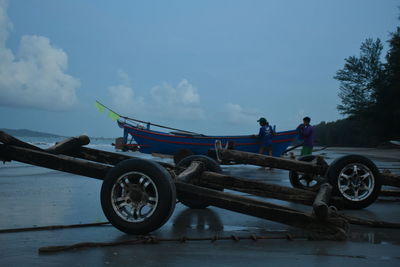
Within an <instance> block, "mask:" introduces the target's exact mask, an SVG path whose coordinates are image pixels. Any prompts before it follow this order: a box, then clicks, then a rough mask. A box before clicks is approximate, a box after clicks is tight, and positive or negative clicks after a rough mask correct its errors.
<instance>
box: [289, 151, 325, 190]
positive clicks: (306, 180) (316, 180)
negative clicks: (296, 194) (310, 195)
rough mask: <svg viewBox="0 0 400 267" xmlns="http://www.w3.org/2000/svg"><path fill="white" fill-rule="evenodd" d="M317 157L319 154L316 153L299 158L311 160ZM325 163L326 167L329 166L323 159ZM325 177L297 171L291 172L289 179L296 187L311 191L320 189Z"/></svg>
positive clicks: (306, 160)
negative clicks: (315, 154)
mask: <svg viewBox="0 0 400 267" xmlns="http://www.w3.org/2000/svg"><path fill="white" fill-rule="evenodd" d="M316 157H317V156H314V155H306V156H302V157H299V158H298V160H299V161H305V162H311V161H313V160H314V159H315V158H316ZM323 164H324V165H326V167H328V163H327V162H326V161H325V160H323ZM324 179H325V178H324V177H322V176H321V175H315V174H308V173H300V172H296V171H290V172H289V181H290V184H291V185H292V186H293V187H294V188H299V189H304V190H309V191H318V190H319V188H320V186H321V184H322V181H323V180H324Z"/></svg>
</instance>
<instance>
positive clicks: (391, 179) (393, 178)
mask: <svg viewBox="0 0 400 267" xmlns="http://www.w3.org/2000/svg"><path fill="white" fill-rule="evenodd" d="M380 178H381V182H382V184H383V185H390V186H396V187H400V175H396V174H393V173H381V174H380Z"/></svg>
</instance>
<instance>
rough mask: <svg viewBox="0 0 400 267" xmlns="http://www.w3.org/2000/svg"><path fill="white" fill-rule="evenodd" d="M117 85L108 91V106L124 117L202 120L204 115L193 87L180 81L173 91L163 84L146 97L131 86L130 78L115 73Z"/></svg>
mask: <svg viewBox="0 0 400 267" xmlns="http://www.w3.org/2000/svg"><path fill="white" fill-rule="evenodd" d="M118 76H119V79H120V84H119V85H115V86H111V87H109V88H108V91H109V94H110V96H111V105H112V107H115V109H116V110H118V111H119V112H121V113H123V115H127V116H129V115H141V116H146V117H149V116H151V117H153V118H160V119H181V120H186V119H191V120H193V119H195V120H196V119H203V118H204V111H203V109H202V108H201V106H200V95H199V94H198V92H197V89H196V87H194V86H193V85H192V84H190V83H189V82H188V81H187V80H186V79H183V80H182V81H181V82H179V84H178V85H177V86H176V87H174V86H172V85H171V84H169V83H163V84H161V85H157V86H154V87H152V88H151V89H150V90H149V92H150V94H147V95H146V96H143V93H144V92H145V91H144V90H141V91H140V92H141V93H142V95H138V94H137V92H138V90H136V89H134V88H133V87H132V86H131V82H130V78H129V75H127V74H126V73H125V72H123V71H118Z"/></svg>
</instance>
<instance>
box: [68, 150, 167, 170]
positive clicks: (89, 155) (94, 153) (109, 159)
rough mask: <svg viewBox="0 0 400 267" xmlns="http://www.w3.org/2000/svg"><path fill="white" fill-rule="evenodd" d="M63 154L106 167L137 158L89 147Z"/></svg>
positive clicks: (164, 165) (162, 163)
mask: <svg viewBox="0 0 400 267" xmlns="http://www.w3.org/2000/svg"><path fill="white" fill-rule="evenodd" d="M65 154H66V155H68V156H71V157H76V158H81V159H86V160H90V161H95V162H99V163H104V164H108V165H116V164H118V163H120V162H121V161H123V160H126V159H134V158H137V157H132V156H128V155H124V154H119V153H114V152H109V151H103V150H98V149H93V148H89V147H81V148H80V149H79V150H76V151H70V152H67V153H65ZM156 162H157V163H158V164H160V165H161V166H163V167H165V168H168V169H173V168H174V165H172V164H169V163H166V162H162V161H156Z"/></svg>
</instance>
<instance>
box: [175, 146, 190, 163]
mask: <svg viewBox="0 0 400 267" xmlns="http://www.w3.org/2000/svg"><path fill="white" fill-rule="evenodd" d="M191 155H193V152H192V151H191V150H190V149H186V148H181V149H178V150H177V151H176V152H175V154H174V162H175V165H177V164H178V163H179V162H180V161H181V160H182V159H184V158H186V157H188V156H191Z"/></svg>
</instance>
